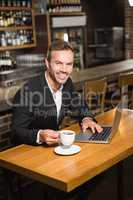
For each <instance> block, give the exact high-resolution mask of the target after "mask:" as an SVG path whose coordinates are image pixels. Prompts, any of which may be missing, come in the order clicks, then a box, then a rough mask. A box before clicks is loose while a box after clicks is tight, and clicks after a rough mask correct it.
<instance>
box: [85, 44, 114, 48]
mask: <svg viewBox="0 0 133 200" xmlns="http://www.w3.org/2000/svg"><path fill="white" fill-rule="evenodd" d="M109 46H112V45H109V44H89V45H88V47H89V48H100V47H103V48H104V47H109Z"/></svg>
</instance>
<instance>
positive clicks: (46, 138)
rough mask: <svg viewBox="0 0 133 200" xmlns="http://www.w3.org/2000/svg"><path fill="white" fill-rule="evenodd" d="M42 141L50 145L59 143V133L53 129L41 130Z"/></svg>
mask: <svg viewBox="0 0 133 200" xmlns="http://www.w3.org/2000/svg"><path fill="white" fill-rule="evenodd" d="M40 141H41V142H45V143H46V144H48V145H53V144H57V143H58V141H59V133H58V132H57V131H54V130H51V129H45V130H41V131H40Z"/></svg>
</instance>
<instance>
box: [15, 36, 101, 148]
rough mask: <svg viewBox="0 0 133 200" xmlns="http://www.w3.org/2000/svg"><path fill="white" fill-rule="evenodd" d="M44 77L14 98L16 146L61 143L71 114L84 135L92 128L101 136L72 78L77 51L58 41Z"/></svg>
mask: <svg viewBox="0 0 133 200" xmlns="http://www.w3.org/2000/svg"><path fill="white" fill-rule="evenodd" d="M45 65H46V70H45V71H44V74H42V75H41V76H39V77H36V78H34V79H32V80H30V81H29V82H28V83H26V84H25V85H24V87H23V88H21V89H20V90H19V91H18V92H17V94H16V95H15V98H14V105H13V120H12V141H13V143H15V144H22V143H26V144H32V145H38V144H42V143H45V144H47V145H54V144H56V143H58V140H59V132H58V130H59V126H60V124H61V122H62V120H63V118H64V117H65V116H67V115H68V113H71V115H72V117H73V118H76V119H77V120H78V121H79V123H80V124H81V127H82V129H83V131H85V130H86V128H88V127H90V128H91V129H92V131H93V132H94V131H95V129H97V131H98V132H100V131H101V130H102V129H101V127H100V126H99V125H98V124H97V123H96V122H95V120H94V118H93V116H92V114H91V113H90V112H89V110H88V107H87V105H86V103H85V101H84V100H82V99H81V98H79V95H78V93H77V92H76V91H75V89H74V86H73V83H72V80H71V79H70V75H71V73H72V70H73V65H74V50H73V48H72V46H71V45H70V44H69V43H67V42H64V41H60V40H59V41H55V42H53V43H52V45H51V46H50V48H49V50H48V53H47V58H46V59H45Z"/></svg>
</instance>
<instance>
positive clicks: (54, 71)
mask: <svg viewBox="0 0 133 200" xmlns="http://www.w3.org/2000/svg"><path fill="white" fill-rule="evenodd" d="M73 62H74V54H73V52H72V51H71V50H58V51H57V50H56V51H52V52H51V59H50V61H49V62H48V60H46V66H47V70H48V72H49V76H50V79H51V81H52V82H53V84H55V85H61V84H64V83H65V82H66V81H67V79H68V78H69V76H70V74H71V72H72V70H73Z"/></svg>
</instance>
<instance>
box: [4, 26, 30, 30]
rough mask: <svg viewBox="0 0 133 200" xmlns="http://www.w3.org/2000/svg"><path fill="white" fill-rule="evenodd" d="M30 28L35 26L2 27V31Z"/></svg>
mask: <svg viewBox="0 0 133 200" xmlns="http://www.w3.org/2000/svg"><path fill="white" fill-rule="evenodd" d="M21 29H24V30H29V29H33V26H16V27H14V26H9V27H0V31H16V30H21Z"/></svg>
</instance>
